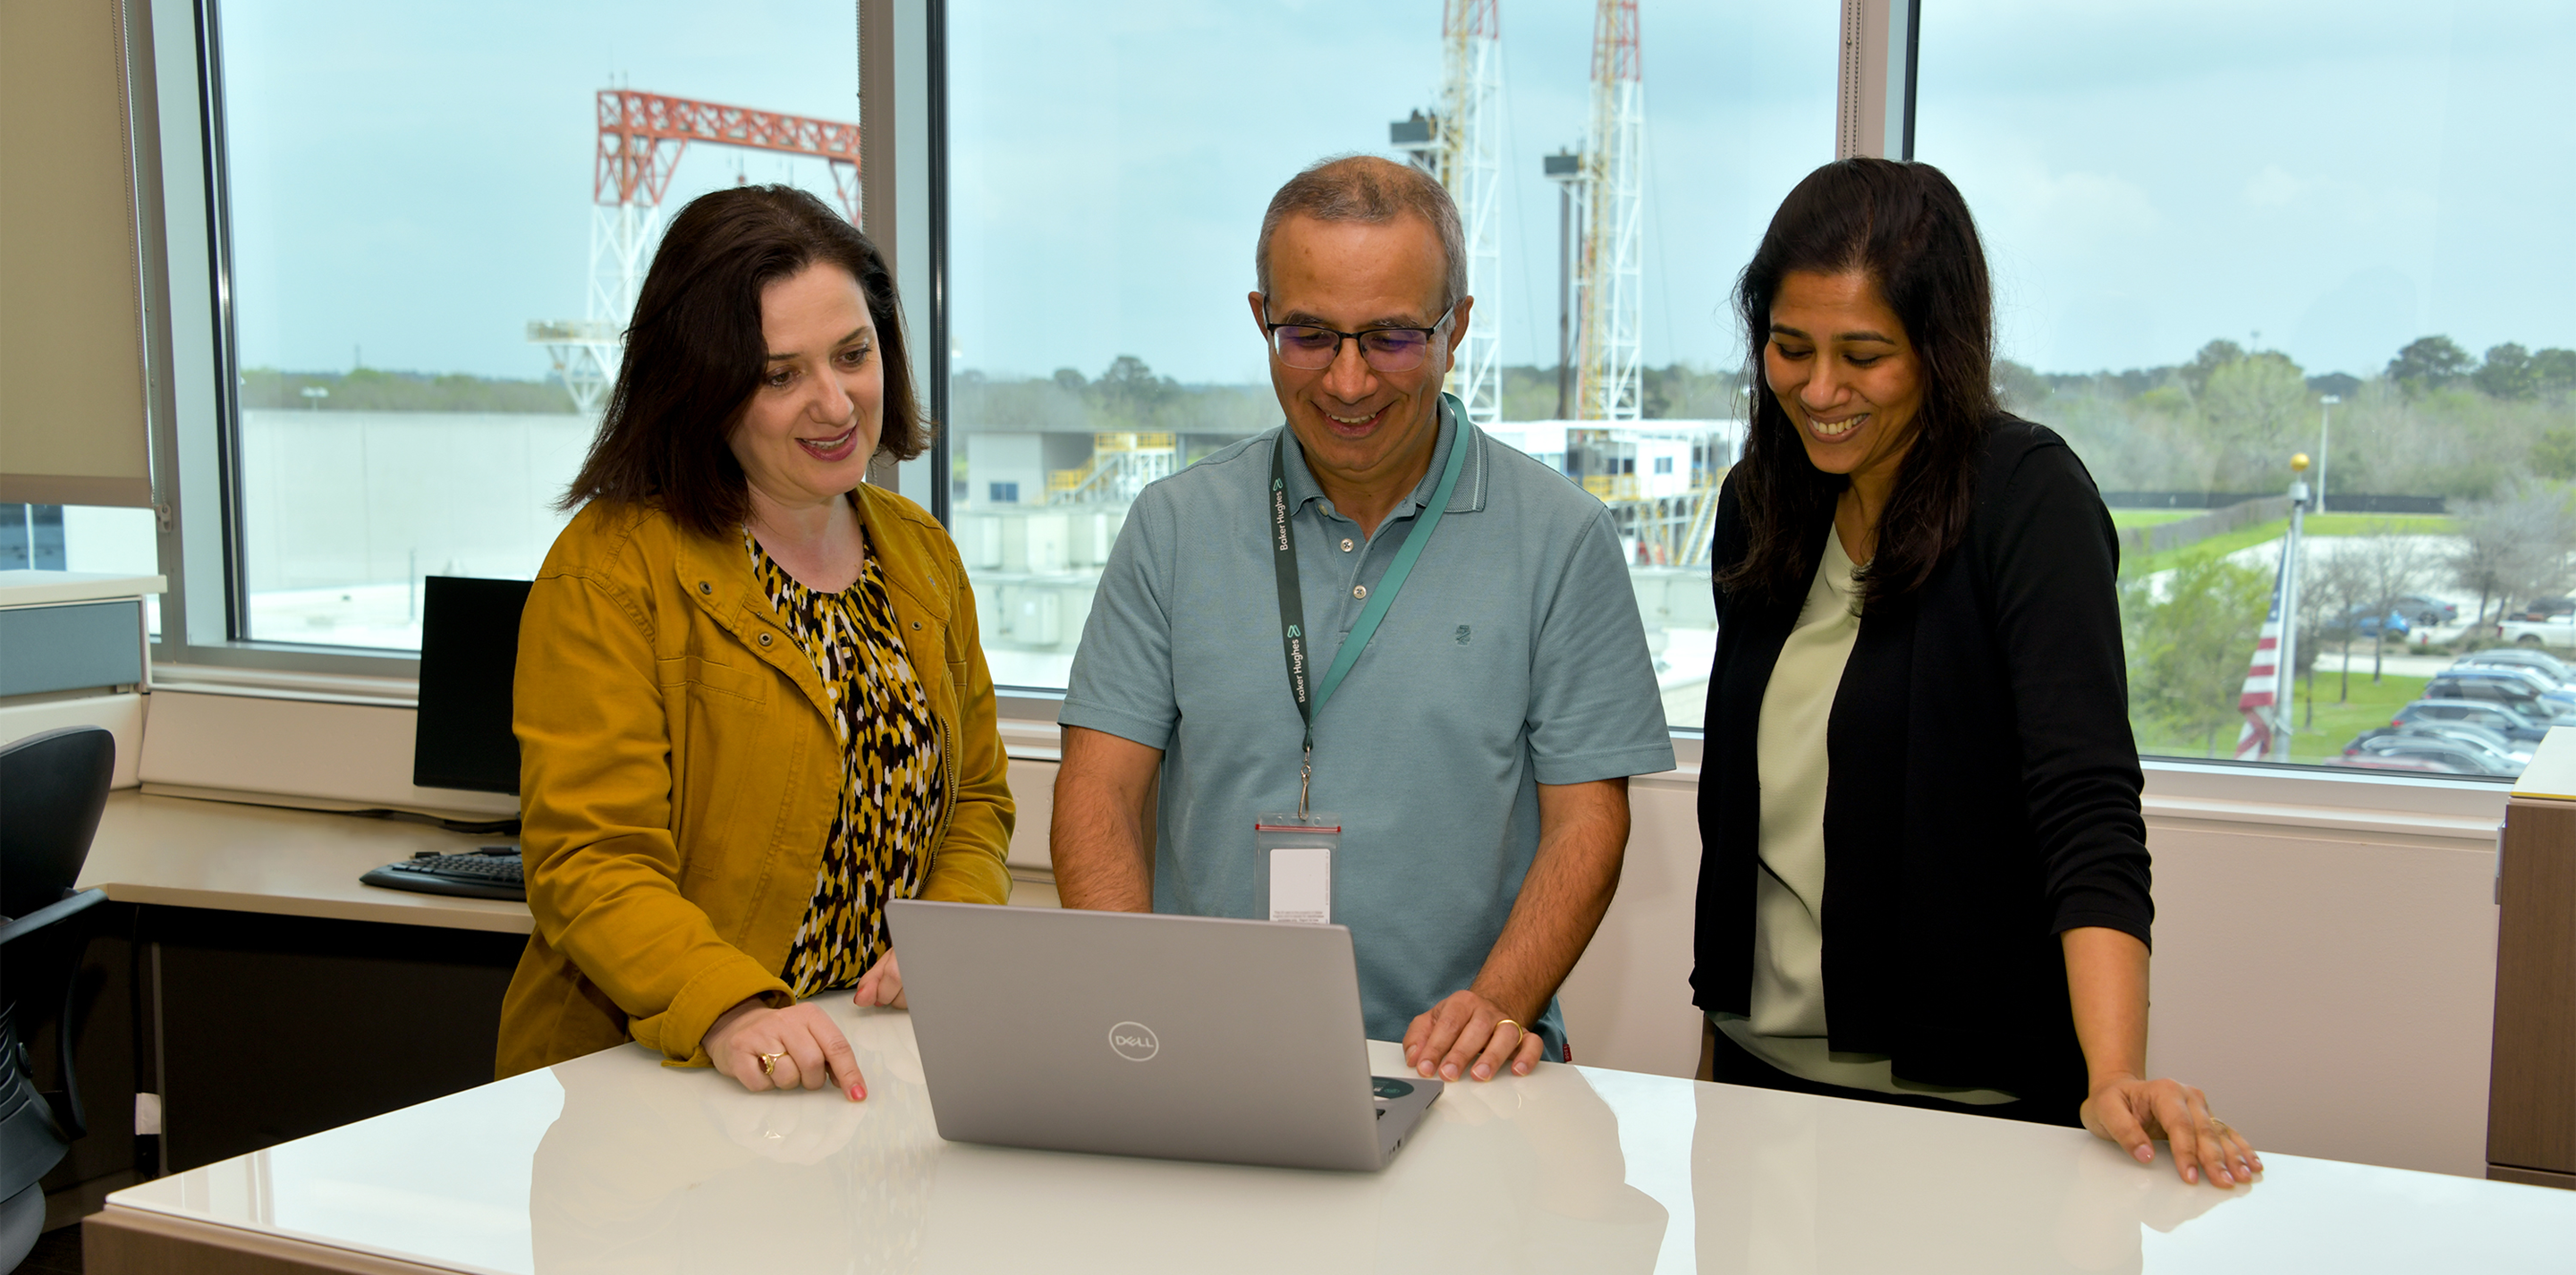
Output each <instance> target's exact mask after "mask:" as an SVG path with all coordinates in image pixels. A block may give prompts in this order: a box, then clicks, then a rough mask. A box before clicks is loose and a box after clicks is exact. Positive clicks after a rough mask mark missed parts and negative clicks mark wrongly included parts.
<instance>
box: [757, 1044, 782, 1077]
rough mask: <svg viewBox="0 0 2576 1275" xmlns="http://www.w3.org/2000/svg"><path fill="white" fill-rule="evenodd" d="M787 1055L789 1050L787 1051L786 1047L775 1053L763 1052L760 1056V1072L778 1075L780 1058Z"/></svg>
mask: <svg viewBox="0 0 2576 1275" xmlns="http://www.w3.org/2000/svg"><path fill="white" fill-rule="evenodd" d="M786 1056H787V1051H786V1050H784V1049H782V1050H779V1051H778V1052H777V1053H774V1054H762V1055H761V1056H760V1074H761V1075H764V1076H775V1075H777V1074H778V1060H779V1059H781V1058H784V1057H786Z"/></svg>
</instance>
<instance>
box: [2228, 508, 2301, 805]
mask: <svg viewBox="0 0 2576 1275" xmlns="http://www.w3.org/2000/svg"><path fill="white" fill-rule="evenodd" d="M2289 574H2290V548H2289V546H2288V545H2287V544H2284V545H2282V547H2281V569H2280V571H2279V572H2277V573H2275V574H2274V575H2273V577H2272V610H2271V611H2270V612H2269V613H2268V614H2266V615H2265V616H2264V617H2263V633H2262V636H2260V637H2258V638H2256V639H2255V640H2254V662H2253V663H2252V664H2251V665H2249V666H2247V667H2246V669H2245V690H2244V692H2243V693H2241V694H2239V695H2238V696H2237V697H2236V711H2237V712H2240V713H2243V714H2245V729H2244V730H2243V731H2241V732H2239V733H2238V734H2237V736H2236V760H2238V761H2261V760H2262V759H2263V758H2264V757H2265V756H2266V755H2268V754H2270V753H2271V751H2272V732H2273V730H2274V723H2273V720H2272V714H2273V706H2274V704H2275V702H2276V701H2277V699H2278V698H2279V693H2280V689H2281V679H2280V678H2279V677H2278V676H2276V674H2277V673H2278V672H2279V670H2280V666H2281V585H2282V583H2283V582H2284V581H2286V580H2287V579H2288V578H2289Z"/></svg>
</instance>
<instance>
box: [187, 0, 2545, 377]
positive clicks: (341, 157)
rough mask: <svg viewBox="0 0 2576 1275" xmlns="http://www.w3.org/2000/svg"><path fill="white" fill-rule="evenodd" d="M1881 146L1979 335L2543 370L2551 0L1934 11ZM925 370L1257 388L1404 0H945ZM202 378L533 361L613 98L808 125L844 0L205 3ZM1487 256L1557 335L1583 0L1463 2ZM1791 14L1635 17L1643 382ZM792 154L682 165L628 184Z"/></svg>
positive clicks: (1703, 292)
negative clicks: (942, 132)
mask: <svg viewBox="0 0 2576 1275" xmlns="http://www.w3.org/2000/svg"><path fill="white" fill-rule="evenodd" d="M1927 8H1929V9H1931V10H1932V12H1931V13H1930V14H1929V15H1928V18H1929V20H1928V23H1927V26H1926V29H1925V33H1924V38H1923V53H1922V65H1923V71H1922V89H1921V99H1920V101H1921V109H1920V115H1919V121H1918V127H1917V155H1918V157H1919V158H1922V159H1925V160H1929V161H1931V162H1934V163H1937V164H1940V165H1942V166H1943V168H1944V169H1945V170H1946V171H1948V172H1949V173H1950V174H1951V175H1952V176H1953V177H1954V178H1955V179H1956V180H1957V181H1958V182H1959V184H1960V186H1961V188H1962V189H1963V190H1964V191H1965V192H1966V194H1967V196H1968V199H1969V201H1970V203H1971V204H1972V206H1973V207H1974V208H1975V210H1976V212H1977V214H1978V216H1979V218H1980V221H1981V224H1982V225H1983V227H1984V229H1985V231H1986V234H1987V236H1988V248H1989V251H1990V254H1991V255H1992V257H1993V259H1994V264H1995V271H1996V277H1997V282H1998V286H1999V292H2000V296H1999V301H2000V314H2001V317H2002V328H2003V330H2002V338H2003V344H2004V350H2005V353H2007V354H2008V355H2010V356H2012V357H2015V358H2019V359H2021V360H2022V361H2024V362H2027V363H2031V364H2033V365H2034V366H2037V367H2039V368H2041V369H2043V370H2048V371H2077V370H2092V369H2095V368H2100V367H2115V368H2116V367H2129V366H2138V365H2147V364H2156V363H2170V362H2176V361H2179V360H2183V359H2187V358H2188V357H2190V355H2191V353H2192V351H2193V350H2194V349H2196V348H2198V347H2199V345H2200V344H2201V343H2203V342H2204V341H2207V340H2209V339H2210V338H2212V337H2218V336H2225V337H2229V338H2232V339H2235V340H2237V341H2239V342H2246V341H2251V340H2255V339H2256V338H2255V337H2254V335H2253V334H2254V333H2256V332H2258V331H2259V332H2260V333H2261V336H2260V338H2259V341H2260V344H2262V345H2264V346H2267V347H2274V348H2280V349H2283V350H2286V351H2287V352H2288V353H2290V354H2291V355H2292V357H2294V358H2296V359H2298V360H2299V361H2300V362H2301V363H2302V364H2303V365H2305V366H2306V367H2307V368H2308V369H2309V370H2310V371H2311V372H2322V371H2328V370H2344V371H2350V372H2355V373H2367V372H2370V371H2372V370H2375V369H2376V368H2377V367H2378V366H2380V365H2381V364H2383V363H2384V362H2385V361H2386V360H2387V358H2388V357H2389V355H2390V354H2392V353H2393V352H2394V351H2395V349H2396V348H2397V347H2398V346H2399V345H2402V344H2403V343H2404V342H2405V341H2407V340H2409V339H2412V338H2413V337H2415V336H2419V335H2423V334H2425V333H2429V332H2443V333H2447V334H2448V335H2450V336H2452V337H2454V338H2455V339H2457V340H2459V341H2460V342H2461V344H2463V345H2465V346H2467V347H2469V348H2470V349H2471V350H2473V351H2476V350H2482V349H2484V348H2485V347H2486V346H2488V345H2491V344H2494V343H2496V342H2499V341H2505V340H2518V341H2521V342H2523V343H2524V344H2526V345H2529V346H2533V347H2538V346H2542V345H2552V344H2555V345H2562V346H2576V310H2571V307H2569V306H2568V305H2567V304H2566V302H2565V298H2566V297H2567V296H2568V295H2570V293H2571V291H2576V251H2571V250H2570V249H2569V248H2568V247H2567V245H2566V241H2565V236H2564V232H2563V229H2562V227H2563V225H2564V223H2565V221H2566V211H2565V210H2566V209H2568V208H2569V207H2571V206H2576V110H2571V109H2570V103H2569V102H2568V100H2567V98H2568V90H2567V89H2566V87H2565V68H2566V67H2567V66H2569V65H2571V64H2576V6H2571V5H2568V4H2565V3H2563V0H2556V2H2551V0H2465V2H2462V3H2454V4H2443V3H2429V2H2424V0H2417V2H2414V3H2399V2H2396V0H2343V2H2341V3H2321V2H2320V3H2299V4H2269V5H2265V4H2249V3H2244V2H2242V0H2239V2H2238V3H2230V4H2220V3H2205V2H2202V0H2117V2H2116V3H2114V2H2111V0H2098V2H2096V3H2091V4H2087V5H2073V6H2070V5H2066V4H2063V3H2043V2H2040V0H1945V2H1944V3H1941V4H1938V5H1932V6H1927ZM948 11H949V15H950V16H949V21H950V32H949V37H950V48H951V58H952V60H951V82H950V83H951V103H952V109H953V117H952V122H951V142H952V154H953V159H954V164H955V168H954V189H953V193H952V196H951V207H952V212H953V222H952V225H953V232H952V233H953V240H952V243H953V252H954V273H953V277H952V289H953V296H954V297H955V302H956V314H957V324H956V328H955V331H954V332H953V333H952V345H953V347H954V348H955V349H956V351H957V353H958V356H959V357H958V366H960V367H971V368H982V369H985V370H988V371H990V372H993V373H996V374H1003V375H1009V374H1040V375H1042V374H1045V373H1047V372H1050V371H1052V370H1053V369H1055V368H1057V367H1066V366H1070V367H1075V368H1079V369H1081V370H1082V371H1084V372H1085V373H1086V374H1094V375H1096V374H1097V373H1098V372H1099V371H1100V369H1101V368H1102V367H1104V366H1106V365H1107V363H1108V362H1109V361H1110V359H1112V358H1114V357H1116V356H1117V355H1120V354H1135V355H1138V356H1140V357H1142V358H1144V359H1146V360H1147V361H1148V362H1150V363H1151V364H1153V365H1154V367H1155V368H1156V370H1158V371H1161V372H1164V373H1167V374H1170V375H1174V376H1177V377H1179V378H1181V379H1183V380H1187V381H1241V380H1253V379H1258V378H1259V376H1260V375H1261V371H1260V369H1261V350H1260V345H1259V339H1258V335H1257V333H1256V332H1255V331H1254V330H1253V329H1252V328H1251V326H1250V324H1249V321H1248V319H1247V318H1246V317H1245V314H1244V310H1243V302H1242V296H1243V293H1244V292H1245V291H1246V290H1247V289H1248V288H1249V287H1250V286H1251V275H1252V267H1251V254H1252V241H1253V236H1254V232H1255V230H1256V229H1257V223H1258V220H1259V216H1260V210H1261V208H1262V205H1263V204H1264V203H1265V202H1266V201H1267V200H1268V198H1269V196H1270V193H1271V191H1272V190H1273V189H1275V188H1276V187H1277V185H1278V184H1279V182H1280V181H1282V180H1284V179H1285V178H1286V177H1287V176H1288V175H1290V174H1291V173H1293V172H1294V171H1295V170H1296V169H1297V168H1298V167H1299V166H1301V165H1303V164H1305V163H1308V162H1310V161H1312V160H1314V159H1316V158H1318V157H1320V156H1323V155H1326V154H1331V153H1336V152H1342V151H1350V150H1383V149H1384V148H1385V145H1386V125H1387V123H1388V122H1389V121H1390V120H1394V119H1398V118H1401V117H1403V116H1404V115H1405V114H1406V113H1407V112H1408V111H1410V110H1412V109H1414V108H1416V107H1428V106H1432V105H1434V104H1435V103H1436V100H1437V90H1438V81H1439V77H1440V74H1441V64H1440V47H1439V41H1438V35H1439V13H1440V5H1439V3H1438V0H1374V2H1370V3H1361V2H1359V0H1224V3H1215V2H1212V0H1126V2H1124V3H1118V4H1083V5H1077V4H1067V3H1061V2H1060V0H950V2H949V5H948ZM222 12H223V24H224V39H225V48H226V57H227V61H226V67H225V71H226V76H227V86H228V97H227V102H228V128H229V134H230V146H231V158H232V164H233V171H232V192H233V201H234V222H233V227H234V230H233V233H234V249H235V264H236V293H237V295H238V297H239V326H240V333H241V338H242V343H243V350H242V354H243V359H244V362H245V363H246V364H248V365H252V366H273V367H284V368H293V369H314V370H321V369H332V368H346V367H348V366H350V364H351V362H352V360H353V359H354V358H356V357H358V356H359V352H360V351H361V350H363V357H364V359H365V361H366V362H367V363H368V364H369V365H371V366H376V367H389V368H402V369H415V370H422V371H465V372H474V373H480V374H486V375H503V376H535V375H539V374H541V373H542V371H543V368H544V363H543V358H542V355H541V354H540V353H539V352H538V351H537V350H535V349H533V348H532V347H529V346H528V345H527V344H526V342H525V339H524V327H525V324H526V322H527V321H528V320H530V319H538V318H566V317H579V316H580V315H581V314H582V312H583V303H584V294H583V288H584V276H585V272H586V269H587V263H588V254H589V247H588V244H589V238H588V237H589V216H590V213H589V207H590V189H591V154H592V147H593V143H594V139H595V137H596V132H595V125H594V121H593V116H592V98H593V94H594V93H596V91H597V90H599V89H600V88H602V87H605V86H607V85H609V84H611V83H618V84H626V85H631V86H633V87H635V88H641V89H650V90H654V91H658V92H665V93H672V94H677V95H682V96H693V97H700V98H707V99H711V100H715V101H722V102H730V103H738V104H743V105H752V106H760V107H767V108H772V109H778V110H786V111H791V112H797V113H803V114H812V115H819V116H824V117H827V118H836V119H846V118H851V117H852V115H853V113H854V109H855V108H854V105H853V100H854V97H855V87H856V86H855V74H856V73H855V69H854V62H855V59H854V56H853V48H852V43H853V41H852V31H851V7H850V5H849V4H848V3H847V0H832V2H829V3H824V2H818V0H767V2H757V0H753V2H742V3H732V4H728V5H724V6H710V5H704V4H677V3H662V2H643V3H637V2H626V3H617V4H607V3H571V2H567V0H557V2H555V3H550V4H546V5H537V6H528V5H503V4H497V3H441V4H437V5H413V6H397V5H393V4H387V3H378V2H377V0H340V2H338V3H333V4H329V5H324V4H319V3H313V2H312V0H294V2H289V0H226V2H225V3H224V5H223V8H222ZM1502 12H1503V24H1504V31H1503V34H1504V51H1505V63H1506V69H1505V93H1506V111H1505V114H1506V117H1507V118H1506V122H1505V135H1504V139H1503V140H1504V160H1505V165H1506V173H1507V175H1509V177H1510V179H1511V180H1510V184H1509V188H1508V197H1507V199H1506V201H1505V205H1504V207H1503V210H1502V214H1503V221H1504V236H1505V238H1504V244H1505V250H1506V259H1505V264H1504V268H1503V271H1502V278H1501V279H1500V281H1499V288H1498V290H1497V291H1496V292H1494V293H1491V294H1489V295H1487V296H1485V297H1483V298H1480V302H1481V304H1480V306H1479V308H1478V311H1477V315H1478V318H1479V320H1480V321H1488V322H1491V321H1499V322H1500V323H1501V324H1502V331H1503V336H1504V356H1505V358H1506V359H1507V360H1509V361H1512V362H1552V361H1553V359H1554V354H1555V340H1554V330H1555V293H1556V273H1555V271H1556V265H1555V254H1556V218H1557V208H1556V195H1555V191H1554V189H1553V188H1552V187H1551V186H1549V185H1548V183H1547V182H1546V181H1545V180H1544V179H1543V178H1542V177H1540V175H1539V172H1538V167H1539V158H1540V156H1541V155H1543V154H1545V153H1547V152H1549V151H1553V150H1555V149H1556V148H1557V147H1559V146H1560V145H1566V144H1572V143H1578V142H1579V141H1580V140H1581V133H1582V128H1583V123H1584V119H1585V115H1586V104H1587V94H1588V87H1587V84H1586V75H1587V73H1588V62H1589V46H1590V40H1591V30H1590V25H1591V24H1590V6H1589V5H1586V4H1583V3H1580V0H1552V2H1551V3H1546V4H1539V3H1533V2H1532V0H1503V6H1502ZM1837 12H1838V6H1836V5H1835V4H1833V3H1832V2H1831V0H1797V2H1794V3H1773V4H1766V5H1753V4H1746V3H1737V2H1733V0H1730V2H1728V3H1708V2H1703V0H1688V2H1685V0H1644V4H1643V14H1642V19H1641V25H1642V28H1643V47H1644V60H1645V73H1646V90H1645V92H1646V104H1647V117H1648V151H1647V154H1648V160H1647V192H1646V193H1647V200H1648V205H1647V221H1646V244H1647V246H1646V251H1647V291H1646V316H1645V319H1646V332H1647V336H1646V357H1647V359H1648V360H1649V361H1650V362H1653V363H1663V362H1667V361H1671V360H1676V359H1680V360H1689V361H1693V362H1698V363H1702V364H1710V365H1715V364H1725V363H1732V362H1733V361H1735V360H1736V359H1737V358H1738V357H1740V356H1739V353H1738V338H1737V337H1736V335H1735V333H1734V330H1733V323H1732V321H1731V320H1730V319H1729V318H1728V317H1727V316H1726V314H1725V310H1724V305H1725V293H1726V289H1727V287H1728V285H1729V284H1730V283H1731V282H1732V279H1733V276H1734V273H1735V271H1736V270H1738V269H1739V268H1741V266H1742V264H1743V262H1744V259H1745V257H1746V256H1747V255H1748V254H1749V253H1750V252H1751V250H1752V247H1753V245H1754V242H1755V241H1756V239H1757V238H1758V236H1759V234H1760V231H1761V228H1762V225H1763V223H1764V222H1765V221H1766V220H1767V219H1768V216H1769V214H1770V211H1771V210H1772V208H1773V207H1775V206H1776V205H1777V203H1778V202H1779V200H1780V198H1781V197H1782V196H1783V195H1785V194H1786V193H1787V191H1788V189H1789V187H1790V186H1791V185H1793V184H1794V183H1795V182H1796V181H1797V179H1798V178H1799V177H1800V176H1801V175H1803V174H1804V173H1805V172H1807V171H1808V170H1809V169H1811V168H1812V167H1813V166H1815V165H1816V164H1818V163H1821V162H1823V161H1825V160H1827V159H1829V158H1831V154H1832V148H1833V96H1834V74H1835V32H1836V19H1837ZM737 176H740V177H747V178H749V179H750V180H753V181H773V180H791V181H796V182H799V183H801V184H804V185H807V186H809V187H813V188H815V189H817V190H818V192H820V193H823V194H825V195H826V197H827V198H828V197H829V194H830V189H831V186H830V179H829V177H828V176H827V175H826V172H825V170H824V168H823V166H822V165H821V164H820V163H819V162H816V161H807V160H791V159H785V158H782V157H777V156H768V155H755V154H747V153H744V152H731V151H723V150H718V149H714V148H705V147H693V148H691V150H690V152H689V154H688V157H687V158H686V159H685V160H684V161H683V163H682V164H681V167H680V170H679V173H678V177H677V181H676V183H675V186H674V189H673V192H672V204H671V206H673V207H676V206H677V203H678V202H679V201H680V200H681V199H683V198H685V197H687V196H689V195H692V194H695V193H697V192H699V191H703V190H706V189H711V188H713V187H716V186H720V185H729V184H732V183H733V182H734V181H735V180H736V178H737Z"/></svg>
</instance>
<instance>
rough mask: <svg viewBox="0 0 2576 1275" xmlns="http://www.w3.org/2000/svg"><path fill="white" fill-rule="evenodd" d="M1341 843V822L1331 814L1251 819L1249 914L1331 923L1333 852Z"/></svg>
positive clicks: (1271, 815) (1308, 923)
mask: <svg viewBox="0 0 2576 1275" xmlns="http://www.w3.org/2000/svg"><path fill="white" fill-rule="evenodd" d="M1341 843H1342V821H1341V819H1340V818H1339V817H1337V816H1334V815H1326V814H1312V813H1309V814H1307V815H1305V816H1304V817H1302V818H1301V817H1299V816H1297V815H1293V814H1266V815H1259V816H1256V817H1255V819H1254V821H1253V825H1252V845H1253V851H1254V855H1255V858H1254V864H1253V867H1254V871H1253V877H1254V879H1255V881H1256V883H1257V884H1256V885H1255V886H1254V889H1253V895H1254V898H1253V915H1254V916H1257V917H1264V918H1267V919H1269V920H1273V921H1297V922H1302V923H1304V924H1307V925H1330V924H1332V921H1333V852H1334V851H1335V850H1338V849H1340V848H1341Z"/></svg>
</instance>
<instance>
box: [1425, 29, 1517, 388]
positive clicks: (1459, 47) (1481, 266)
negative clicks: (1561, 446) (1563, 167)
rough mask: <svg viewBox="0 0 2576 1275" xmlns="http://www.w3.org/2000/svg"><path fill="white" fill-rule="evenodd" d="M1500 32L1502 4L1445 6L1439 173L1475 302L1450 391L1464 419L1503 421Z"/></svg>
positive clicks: (1501, 60)
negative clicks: (1453, 208)
mask: <svg viewBox="0 0 2576 1275" xmlns="http://www.w3.org/2000/svg"><path fill="white" fill-rule="evenodd" d="M1502 32H1503V28H1502V13H1501V6H1500V2H1499V0H1447V3H1446V5H1445V11H1444V13H1443V14H1442V17H1441V25H1440V34H1441V44H1442V45H1443V46H1444V48H1445V49H1446V62H1447V66H1446V72H1447V76H1446V81H1445V84H1444V87H1443V89H1442V92H1441V104H1440V126H1439V142H1440V149H1441V165H1440V171H1438V172H1437V173H1435V174H1434V175H1435V176H1437V177H1439V178H1440V181H1441V184H1443V185H1445V186H1447V187H1448V188H1449V197H1450V198H1451V199H1452V200H1454V201H1456V203H1457V205H1458V220H1459V222H1460V226H1461V229H1462V230H1463V231H1464V232H1465V238H1466V249H1467V251H1466V256H1467V292H1468V294H1469V295H1471V296H1473V297H1475V298H1476V308H1475V313H1474V315H1473V316H1472V321H1471V322H1470V323H1469V325H1468V328H1467V339H1466V341H1465V342H1464V343H1463V345H1462V346H1461V348H1460V349H1459V350H1458V351H1457V359H1458V361H1457V364H1456V365H1455V366H1454V367H1453V368H1452V369H1451V371H1450V376H1449V386H1450V389H1451V390H1453V391H1454V392H1455V393H1456V394H1457V395H1458V397H1459V399H1460V401H1462V402H1464V403H1465V404H1466V405H1467V419H1469V420H1471V421H1474V422H1475V423H1476V424H1478V425H1484V426H1490V425H1494V424H1498V423H1500V422H1501V421H1502V419H1503V303H1502V292H1503V34H1502Z"/></svg>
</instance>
